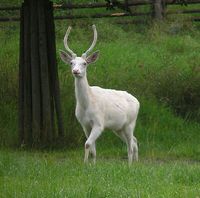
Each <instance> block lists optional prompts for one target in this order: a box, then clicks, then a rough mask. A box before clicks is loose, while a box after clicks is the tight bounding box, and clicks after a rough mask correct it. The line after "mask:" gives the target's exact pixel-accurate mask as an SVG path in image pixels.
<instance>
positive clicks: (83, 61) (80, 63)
mask: <svg viewBox="0 0 200 198" xmlns="http://www.w3.org/2000/svg"><path fill="white" fill-rule="evenodd" d="M92 28H93V31H94V39H93V42H92V44H91V46H90V48H89V49H88V50H87V51H86V52H84V53H83V54H82V56H81V57H78V56H77V55H76V54H75V53H74V52H73V51H72V50H71V49H70V48H69V46H68V44H67V41H68V36H69V33H70V31H71V29H72V28H71V26H69V27H68V29H67V32H66V34H65V37H64V46H65V48H66V50H67V52H64V51H62V50H60V57H61V59H62V60H63V61H64V62H65V63H67V64H69V65H71V70H72V74H73V75H74V77H79V78H80V77H83V76H85V74H86V69H87V66H88V65H89V64H90V63H94V62H95V61H96V60H97V58H98V56H99V51H96V52H94V53H93V54H91V55H90V56H88V54H89V53H90V52H91V51H92V50H93V48H94V46H95V44H96V42H97V30H96V26H95V25H93V26H92Z"/></svg>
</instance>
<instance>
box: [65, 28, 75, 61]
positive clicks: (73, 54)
mask: <svg viewBox="0 0 200 198" xmlns="http://www.w3.org/2000/svg"><path fill="white" fill-rule="evenodd" d="M71 29H72V27H71V26H69V27H68V29H67V32H66V34H65V37H64V46H65V48H66V50H67V51H68V52H69V53H70V54H71V55H72V57H73V58H75V57H76V56H77V55H76V54H75V53H74V52H73V51H72V50H71V49H69V46H68V44H67V40H68V36H69V33H70V31H71Z"/></svg>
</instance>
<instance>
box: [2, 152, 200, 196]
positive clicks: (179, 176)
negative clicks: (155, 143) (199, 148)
mask: <svg viewBox="0 0 200 198" xmlns="http://www.w3.org/2000/svg"><path fill="white" fill-rule="evenodd" d="M108 152H109V155H111V151H108ZM114 153H115V156H112V157H111V156H107V158H105V157H104V156H103V152H99V157H98V161H97V164H96V165H95V166H94V165H92V164H89V165H88V166H86V165H84V164H83V162H82V158H83V153H82V151H80V150H73V151H66V152H64V151H63V152H43V153H41V152H24V151H15V152H8V151H1V152H0V184H1V185H0V192H1V195H0V197H2V198H9V197H16V198H17V197H26V198H27V197H44V198H45V197H48V198H50V197H62V198H63V197H80V198H84V197H93V198H94V197H113V198H114V197H123V198H124V197H135V198H138V197H152V198H160V197H163V198H168V197H169V198H171V197H174V198H175V197H181V198H184V197H185V198H189V197H198V196H199V195H200V177H199V175H200V168H199V164H198V163H196V162H189V161H167V160H166V161H165V162H164V161H151V160H146V159H141V161H140V162H139V163H135V164H133V165H132V166H131V167H130V168H129V167H128V165H127V162H126V161H125V160H123V159H122V157H123V155H122V153H120V152H119V153H117V152H116V151H115V152H114Z"/></svg>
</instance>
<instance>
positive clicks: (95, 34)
mask: <svg viewBox="0 0 200 198" xmlns="http://www.w3.org/2000/svg"><path fill="white" fill-rule="evenodd" d="M92 29H93V32H94V39H93V42H92V45H91V46H90V48H89V49H88V50H87V51H86V52H85V53H83V54H82V58H86V57H87V54H88V53H89V52H91V51H92V50H93V48H94V46H95V45H96V42H97V30H96V26H95V25H92Z"/></svg>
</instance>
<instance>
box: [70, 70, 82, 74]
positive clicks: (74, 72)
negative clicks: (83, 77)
mask: <svg viewBox="0 0 200 198" xmlns="http://www.w3.org/2000/svg"><path fill="white" fill-rule="evenodd" d="M72 73H73V74H80V71H79V70H78V69H73V70H72Z"/></svg>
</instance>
